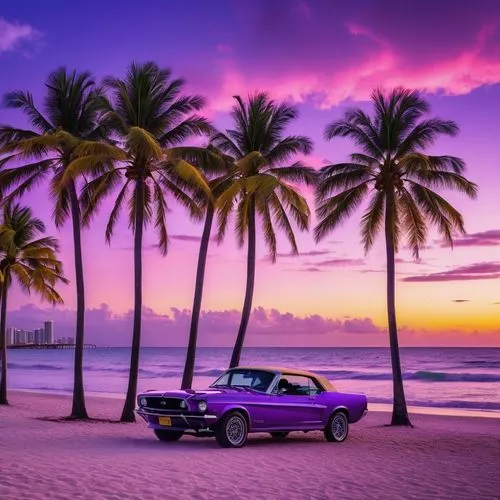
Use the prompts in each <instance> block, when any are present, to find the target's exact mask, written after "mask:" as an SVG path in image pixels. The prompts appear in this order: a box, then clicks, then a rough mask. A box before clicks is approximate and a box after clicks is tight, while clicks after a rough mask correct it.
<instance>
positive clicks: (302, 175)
mask: <svg viewBox="0 0 500 500" xmlns="http://www.w3.org/2000/svg"><path fill="white" fill-rule="evenodd" d="M264 173H269V174H271V175H275V176H276V177H277V178H278V179H280V180H283V181H286V182H298V183H303V184H305V185H306V186H313V185H315V184H316V181H317V179H318V172H317V171H316V170H314V168H312V167H306V166H305V165H304V164H303V163H302V162H300V161H297V162H295V163H293V164H292V165H290V166H288V167H271V168H269V169H267V170H265V171H264Z"/></svg>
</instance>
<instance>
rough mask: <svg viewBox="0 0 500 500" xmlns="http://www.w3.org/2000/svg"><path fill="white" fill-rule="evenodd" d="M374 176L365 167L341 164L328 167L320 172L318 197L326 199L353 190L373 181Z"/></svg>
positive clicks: (317, 189)
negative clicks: (335, 193) (344, 190)
mask: <svg viewBox="0 0 500 500" xmlns="http://www.w3.org/2000/svg"><path fill="white" fill-rule="evenodd" d="M372 178H373V175H372V174H371V173H370V171H369V170H368V169H367V168H366V167H365V166H364V165H356V164H354V163H339V164H337V165H328V166H326V167H323V168H322V169H321V171H320V175H319V182H318V185H317V188H316V192H317V195H318V196H320V197H322V198H324V197H326V196H329V195H330V194H332V193H334V192H336V191H340V190H343V189H351V188H353V187H355V186H357V185H358V184H360V183H362V182H367V181H368V180H370V179H372Z"/></svg>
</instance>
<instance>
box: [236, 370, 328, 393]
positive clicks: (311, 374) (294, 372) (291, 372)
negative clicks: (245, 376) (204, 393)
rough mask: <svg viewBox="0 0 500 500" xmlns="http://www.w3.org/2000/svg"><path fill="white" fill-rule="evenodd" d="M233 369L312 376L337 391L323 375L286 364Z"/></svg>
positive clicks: (326, 388)
mask: <svg viewBox="0 0 500 500" xmlns="http://www.w3.org/2000/svg"><path fill="white" fill-rule="evenodd" d="M231 370H263V371H268V372H274V373H282V374H284V375H299V376H303V377H312V378H314V379H316V380H317V381H318V382H319V383H320V384H321V385H322V386H323V389H325V391H327V392H337V391H336V389H335V387H334V386H333V385H332V383H331V382H330V381H329V380H328V379H327V378H326V377H323V376H322V375H318V374H316V373H313V372H308V371H307V370H297V369H296V368H287V367H284V366H237V367H235V368H231Z"/></svg>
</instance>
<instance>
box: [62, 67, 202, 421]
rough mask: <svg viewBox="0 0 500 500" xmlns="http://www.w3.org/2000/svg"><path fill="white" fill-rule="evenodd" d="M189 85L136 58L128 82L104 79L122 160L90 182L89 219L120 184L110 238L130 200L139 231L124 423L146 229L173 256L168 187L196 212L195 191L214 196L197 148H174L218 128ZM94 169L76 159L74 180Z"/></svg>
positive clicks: (130, 400)
mask: <svg viewBox="0 0 500 500" xmlns="http://www.w3.org/2000/svg"><path fill="white" fill-rule="evenodd" d="M183 86H184V80H182V79H172V78H171V72H170V70H168V69H160V68H159V67H158V66H157V65H156V64H154V63H152V62H148V63H145V64H135V63H133V64H132V65H131V66H130V68H129V70H128V73H127V75H126V77H125V79H123V80H121V79H118V78H107V79H106V80H105V82H104V87H105V88H106V89H107V90H108V91H109V92H110V93H111V99H110V101H109V102H108V104H107V109H108V110H107V113H106V120H107V121H108V123H109V124H110V127H111V129H112V130H113V132H114V134H115V136H116V138H117V141H118V147H119V148H120V151H121V152H122V158H120V156H119V155H116V154H115V155H114V159H115V160H116V159H121V161H119V162H116V163H115V165H114V167H113V168H111V169H108V170H107V171H106V172H104V173H103V174H102V175H100V176H98V177H96V178H95V179H94V180H92V181H91V182H89V183H88V184H87V185H86V187H85V189H84V191H83V193H82V197H81V203H82V206H83V207H84V212H85V213H84V219H85V222H86V223H87V222H88V221H89V220H90V218H91V216H92V214H94V213H96V210H97V208H98V206H99V204H100V203H101V201H102V200H103V199H104V198H105V197H106V196H107V195H108V194H110V193H111V192H112V191H113V190H115V189H118V195H117V197H116V200H115V204H114V207H113V209H112V210H111V213H110V216H109V221H108V224H107V227H106V241H107V242H108V243H109V242H110V240H111V237H112V235H113V229H114V226H115V223H116V221H117V219H118V217H119V215H120V212H121V211H122V209H123V206H124V205H125V204H126V205H127V207H128V219H129V225H130V227H131V229H132V231H133V232H134V319H133V336H132V350H131V358H130V372H129V381H128V388H127V395H126V399H125V404H124V407H123V411H122V415H121V421H122V422H133V421H134V420H135V418H134V407H135V397H136V391H137V377H138V369H139V349H140V342H141V314H142V238H143V230H144V227H145V226H146V225H147V224H148V223H150V222H153V225H154V227H155V228H156V230H157V231H158V236H159V248H160V251H161V253H162V254H163V255H166V254H167V248H168V235H167V227H166V220H165V219H166V212H167V202H166V199H165V196H164V193H165V192H168V193H169V194H170V195H171V196H172V197H173V198H174V199H176V200H177V201H178V202H179V203H180V204H181V205H183V206H184V207H186V208H187V209H188V211H189V213H190V214H191V215H192V216H193V217H195V218H196V217H197V218H200V217H202V215H203V212H202V209H201V208H200V207H199V206H198V205H197V204H196V202H195V201H194V199H193V197H192V196H191V195H190V191H191V190H193V189H201V190H205V191H206V192H207V193H208V196H211V195H210V188H209V186H208V184H207V182H206V180H205V177H204V176H203V174H202V173H201V172H200V171H199V170H198V169H197V168H196V167H194V166H193V165H192V164H191V163H188V162H187V161H185V160H183V159H182V157H183V156H184V155H185V154H186V153H187V151H190V150H189V148H187V151H184V150H183V148H175V147H174V145H176V144H178V143H179V142H181V141H184V140H185V139H187V138H189V137H191V136H193V135H203V134H208V133H210V132H211V130H212V128H211V126H210V125H209V123H208V122H207V120H206V119H205V118H203V117H200V116H198V115H196V114H193V112H195V111H197V110H199V109H201V108H202V107H203V105H204V100H203V99H202V98H201V97H198V96H183V95H181V91H182V89H183ZM196 151H197V150H194V149H193V150H192V151H191V154H192V155H193V154H194V155H196ZM112 156H113V155H111V157H112ZM208 157H210V158H211V155H210V153H209V152H208V151H206V150H201V148H200V152H199V155H198V159H199V160H200V161H203V160H207V158H208ZM99 161H100V160H99ZM88 168H89V164H88V162H85V161H82V163H81V164H77V163H76V162H74V165H73V168H72V169H71V170H70V171H68V176H67V178H68V179H69V178H71V176H75V175H78V174H81V173H85V172H86V171H87V170H88ZM91 168H93V167H91Z"/></svg>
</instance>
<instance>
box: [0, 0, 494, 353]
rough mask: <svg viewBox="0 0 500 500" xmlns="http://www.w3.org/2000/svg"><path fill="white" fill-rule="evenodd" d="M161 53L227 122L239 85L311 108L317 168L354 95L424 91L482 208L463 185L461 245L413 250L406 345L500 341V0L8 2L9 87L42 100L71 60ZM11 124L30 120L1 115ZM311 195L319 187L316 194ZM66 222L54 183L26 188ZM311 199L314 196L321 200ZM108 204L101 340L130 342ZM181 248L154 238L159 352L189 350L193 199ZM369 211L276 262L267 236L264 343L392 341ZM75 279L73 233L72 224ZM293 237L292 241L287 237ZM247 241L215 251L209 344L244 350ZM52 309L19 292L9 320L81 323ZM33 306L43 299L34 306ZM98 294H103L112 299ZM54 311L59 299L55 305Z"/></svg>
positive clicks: (5, 78)
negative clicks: (366, 235) (243, 246)
mask: <svg viewBox="0 0 500 500" xmlns="http://www.w3.org/2000/svg"><path fill="white" fill-rule="evenodd" d="M150 59H152V60H155V61H156V62H157V63H158V64H160V65H161V66H167V67H171V68H172V69H173V70H174V74H175V75H176V76H184V77H185V78H186V79H187V81H188V90H189V91H191V92H197V93H201V94H203V95H206V96H207V98H208V106H207V109H206V115H207V116H209V117H210V118H211V119H212V120H213V121H214V123H215V124H216V125H217V126H218V127H220V128H224V127H226V126H227V125H229V123H230V122H229V118H228V113H227V111H228V110H229V109H230V107H231V105H232V97H231V96H232V95H234V94H237V93H240V94H243V95H245V94H247V93H248V92H252V91H254V90H267V91H269V92H270V94H271V95H272V96H273V97H275V98H277V99H288V100H290V101H292V102H294V103H296V104H297V106H298V108H299V111H300V119H299V120H298V121H297V123H295V124H294V125H293V127H291V129H290V132H296V133H301V134H307V135H309V136H310V137H311V138H312V139H313V140H314V143H315V149H314V153H313V155H312V156H311V157H310V158H309V160H308V161H309V163H310V164H311V165H313V166H316V167H318V166H321V165H322V164H324V163H325V161H329V162H335V161H343V160H345V159H346V155H347V154H349V153H350V152H352V151H353V145H352V144H350V143H349V142H347V141H342V140H337V141H334V142H329V143H327V142H325V141H324V140H323V138H322V132H323V130H324V127H325V125H326V124H327V123H329V122H331V121H333V120H335V119H337V118H338V117H340V116H341V115H342V113H343V112H344V111H345V110H346V109H347V108H348V107H350V106H361V107H363V108H364V109H368V110H369V109H370V108H369V103H367V97H368V96H369V94H370V92H371V90H372V89H373V88H374V87H376V86H382V87H385V88H390V87H393V86H397V85H405V86H408V87H411V88H418V89H421V90H422V91H424V92H425V93H426V95H427V98H428V99H429V101H430V103H431V105H432V109H433V113H434V114H436V115H439V116H442V117H444V118H449V119H453V120H456V121H457V122H458V124H459V125H460V128H461V133H460V135H459V137H458V138H455V139H443V140H440V141H439V142H438V143H437V144H436V146H435V148H434V150H433V151H436V152H440V153H446V154H453V155H456V156H461V157H463V158H464V159H465V160H466V162H467V164H468V176H469V177H470V178H471V179H472V180H474V181H475V182H477V183H478V185H479V188H480V196H479V199H478V200H476V201H470V200H466V199H464V198H463V197H461V196H458V195H457V194H451V195H449V198H450V200H451V201H452V202H453V203H455V204H456V206H457V207H458V208H459V209H460V210H461V211H463V213H464V216H465V220H466V227H467V229H468V232H469V233H470V234H469V235H468V236H467V237H465V238H463V239H461V240H460V241H459V242H458V244H457V245H456V247H455V249H454V251H453V252H452V251H450V250H449V249H447V248H443V247H442V245H441V242H440V241H439V239H438V238H437V237H436V235H432V237H431V238H430V241H429V248H428V249H427V250H426V251H425V252H423V255H422V261H421V262H418V263H415V262H413V261H412V260H411V256H410V255H409V253H408V252H406V251H404V250H403V251H402V252H401V254H400V255H399V260H398V272H399V282H398V291H399V295H398V310H399V318H400V324H401V326H402V332H403V333H402V337H403V344H406V345H427V344H432V345H436V344H438V345H499V344H500V321H499V319H498V318H499V317H500V255H499V249H500V208H499V206H500V205H499V204H498V188H499V184H500V120H499V118H498V113H495V110H497V109H498V105H499V103H500V3H499V2H497V1H495V0H490V1H488V0H476V1H474V2H455V1H451V0H449V1H440V2H436V1H433V2H430V1H427V0H425V1H421V2H418V3H417V2H413V3H409V2H401V1H388V0H382V1H380V0H377V1H375V0H373V1H369V0H357V1H356V0H354V1H352V0H351V1H350V2H342V3H341V2H335V1H332V0H315V1H314V0H309V1H307V0H273V1H268V0H257V1H251V2H249V1H243V0H242V1H236V0H233V1H230V0H219V1H217V2H210V5H209V3H208V2H205V1H186V2H181V3H179V2H160V1H153V2H149V3H148V4H147V8H142V9H138V8H137V3H136V2H134V3H132V2H114V1H109V2H102V1H101V2H96V1H93V0H91V1H87V2H85V3H81V2H61V1H57V0H53V1H51V2H26V1H24V2H23V1H20V2H9V4H8V5H5V6H2V9H1V12H0V68H1V69H2V79H1V81H0V92H1V93H2V94H3V93H4V92H6V91H8V90H12V89H25V90H30V91H31V92H32V93H33V94H34V96H35V99H36V100H37V101H38V102H40V98H41V96H42V95H43V82H44V79H45V77H46V76H47V74H48V73H49V72H50V71H51V70H53V69H55V68H56V67H58V66H60V65H66V66H68V68H70V69H72V68H77V69H80V70H90V71H91V72H92V73H93V74H94V75H95V76H96V78H97V79H101V78H102V77H103V76H105V75H108V74H115V75H117V76H120V75H123V74H124V72H125V70H126V67H127V65H128V64H129V63H130V62H131V61H132V60H137V61H146V60H150ZM0 122H3V123H13V124H18V125H23V126H24V125H25V122H24V119H23V117H22V116H21V115H20V114H19V113H17V112H14V111H8V110H5V109H2V110H1V111H0ZM306 195H307V196H308V198H309V199H311V193H307V192H306ZM25 201H26V203H28V204H30V205H31V206H33V207H34V208H36V210H37V213H38V214H39V216H40V217H41V218H42V219H43V220H44V221H45V222H46V223H47V225H48V227H49V229H50V231H51V232H53V233H55V229H54V227H53V224H52V223H51V221H50V217H51V215H50V214H51V207H50V202H49V201H48V196H47V191H46V189H45V188H44V186H41V187H40V189H39V190H38V191H36V192H33V194H31V195H30V196H29V197H27V198H26V200H25ZM311 201H312V200H311ZM107 207H109V205H107V206H105V207H104V208H103V210H102V212H101V215H100V216H99V217H98V218H97V219H96V221H95V223H94V225H93V226H92V227H91V229H90V230H89V231H87V232H86V233H85V235H84V242H85V274H86V282H87V303H88V306H89V308H90V309H91V310H90V311H89V313H88V316H87V320H88V321H87V324H88V340H89V341H94V342H98V343H101V344H111V345H128V343H129V340H130V335H131V328H130V313H129V311H130V308H131V306H132V284H133V283H132V273H131V271H132V252H131V248H132V237H131V234H130V232H129V230H128V228H127V226H126V223H125V221H122V222H121V224H120V225H119V227H118V230H117V234H116V238H115V239H114V241H113V243H112V246H111V247H107V246H105V244H104V237H103V233H104V229H103V228H104V225H105V221H106V216H107ZM168 223H169V228H170V233H171V235H172V236H176V237H172V240H171V249H170V253H169V255H168V257H167V258H166V259H163V258H161V257H160V255H159V253H158V252H157V250H156V249H155V248H154V247H153V246H152V245H153V244H154V242H155V239H154V234H153V233H150V232H147V233H146V241H145V279H144V298H145V304H146V306H147V307H148V308H150V309H148V310H147V312H146V313H145V319H144V327H145V337H144V338H145V345H159V344H161V345H185V339H186V336H187V328H188V319H189V314H188V312H187V310H189V309H190V307H191V303H192V294H193V286H194V273H195V266H196V258H197V250H198V245H197V236H199V234H200V233H201V227H200V226H199V225H193V224H192V223H191V222H190V221H189V220H188V219H187V218H186V217H185V215H184V214H183V213H182V211H181V210H179V209H178V208H174V209H173V211H172V212H171V213H170V217H169V221H168ZM358 223H359V215H357V216H354V217H352V219H351V220H350V221H348V222H347V223H346V224H345V225H344V226H343V227H342V228H340V229H339V230H338V231H336V232H335V233H334V234H332V236H331V238H327V239H326V240H325V242H324V243H322V244H320V245H317V246H316V245H315V244H314V243H313V240H312V236H311V235H310V234H304V235H300V237H299V244H300V250H301V251H302V255H301V256H300V257H299V258H290V257H288V256H287V255H286V254H287V252H288V251H289V249H288V248H287V247H286V245H284V244H282V245H281V248H280V253H281V254H283V255H282V256H281V257H280V258H278V262H277V264H275V265H272V264H271V263H270V262H269V261H268V260H267V259H266V255H265V248H264V246H263V245H262V244H261V242H260V241H259V245H258V252H259V263H258V268H257V284H256V291H255V299H254V305H255V307H256V308H259V309H257V310H256V312H255V313H254V315H253V317H252V320H251V324H250V328H249V336H248V344H249V345H264V344H265V345H267V344H270V345H282V344H283V343H286V344H292V345H386V343H387V339H386V333H385V310H384V279H385V278H384V272H383V271H384V252H383V246H382V242H381V241H379V242H378V243H377V245H376V246H375V248H374V249H373V251H372V252H371V253H370V254H369V255H368V256H365V255H364V254H363V252H362V250H361V248H360V245H359V230H358ZM59 237H60V239H61V243H62V248H63V260H64V262H65V264H66V271H67V274H68V276H69V277H70V278H72V276H73V272H72V267H73V261H72V255H71V232H70V227H69V226H67V227H65V228H64V229H63V230H62V231H61V232H60V234H59ZM280 241H281V243H284V242H283V241H282V240H280ZM244 261H245V252H244V251H241V250H238V249H237V247H236V244H235V241H234V238H233V237H231V234H229V235H228V237H227V239H226V241H225V242H224V243H223V244H222V245H221V246H220V247H217V246H216V245H215V244H214V245H212V247H211V250H210V258H209V265H208V271H207V282H206V298H205V300H204V310H205V311H206V314H205V316H204V318H203V319H202V324H201V331H200V336H201V338H200V341H201V343H202V344H203V345H230V344H232V342H233V340H234V335H235V333H236V327H237V323H238V315H239V311H240V309H241V306H242V301H243V293H244V272H245V265H244ZM63 295H64V298H65V300H66V305H65V307H64V308H60V309H59V310H51V309H49V310H45V307H46V306H43V305H42V306H40V303H39V302H38V301H37V300H36V299H35V298H34V297H31V298H26V297H25V296H22V295H21V293H20V292H19V291H18V290H14V291H13V293H12V295H11V303H10V309H11V310H12V313H11V315H10V319H9V325H11V326H19V327H32V326H33V327H34V326H36V325H38V323H39V322H41V321H43V320H44V319H46V318H48V317H51V318H53V319H54V320H55V321H56V329H57V331H58V332H59V333H60V334H61V335H71V334H72V321H73V312H72V310H73V309H74V307H75V296H74V291H73V287H72V286H71V285H70V286H68V287H65V288H64V289H63ZM28 302H30V303H32V304H33V305H32V306H26V305H25V304H27V303H28ZM101 304H106V305H105V306H101ZM39 307H42V308H44V309H42V310H40V309H39Z"/></svg>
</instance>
